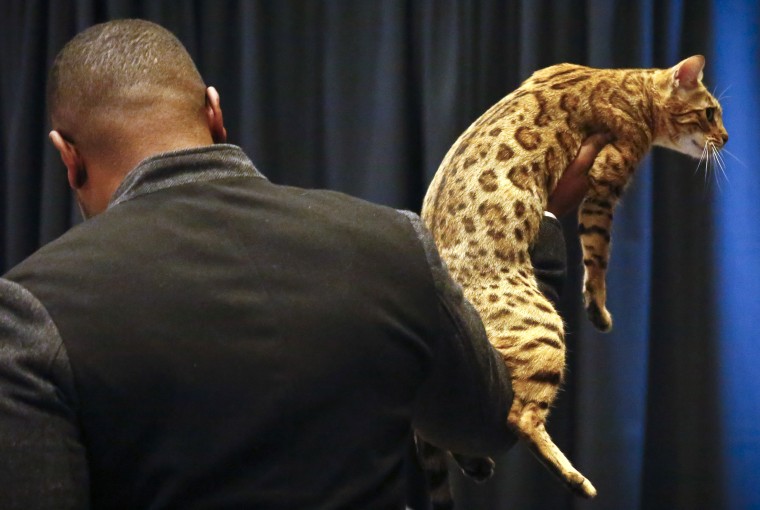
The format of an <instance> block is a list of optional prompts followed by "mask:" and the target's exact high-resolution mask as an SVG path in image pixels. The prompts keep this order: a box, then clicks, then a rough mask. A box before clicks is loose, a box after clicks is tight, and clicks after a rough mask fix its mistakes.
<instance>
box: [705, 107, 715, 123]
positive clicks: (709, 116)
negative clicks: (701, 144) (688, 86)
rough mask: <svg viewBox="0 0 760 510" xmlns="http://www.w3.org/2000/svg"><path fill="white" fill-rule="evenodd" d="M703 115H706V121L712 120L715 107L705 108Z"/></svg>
mask: <svg viewBox="0 0 760 510" xmlns="http://www.w3.org/2000/svg"><path fill="white" fill-rule="evenodd" d="M705 117H707V121H708V122H712V121H713V119H715V108H713V107H710V108H705Z"/></svg>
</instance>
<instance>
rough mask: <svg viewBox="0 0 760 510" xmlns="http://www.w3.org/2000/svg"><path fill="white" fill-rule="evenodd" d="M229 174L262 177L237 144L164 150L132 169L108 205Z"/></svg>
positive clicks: (226, 176)
mask: <svg viewBox="0 0 760 510" xmlns="http://www.w3.org/2000/svg"><path fill="white" fill-rule="evenodd" d="M229 177H255V178H260V179H265V177H264V176H263V175H262V174H261V173H259V171H258V170H256V167H254V166H253V163H252V162H251V160H250V159H249V158H248V156H246V155H245V153H244V152H243V150H242V149H241V148H240V147H238V146H236V145H230V144H214V145H207V146H204V147H193V148H190V149H182V150H178V151H171V152H164V153H161V154H156V155H155V156H151V157H149V158H147V159H144V160H143V161H141V162H140V163H139V164H138V165H137V166H136V167H135V168H134V169H132V170H131V171H130V172H129V173H128V174H127V176H126V177H125V178H124V180H123V181H122V183H121V184H120V185H119V187H118V188H116V192H114V194H113V196H112V197H111V201H110V202H109V204H108V207H109V208H111V207H113V206H115V205H117V204H120V203H122V202H125V201H127V200H130V199H132V198H134V197H137V196H140V195H144V194H146V193H152V192H154V191H158V190H161V189H165V188H170V187H173V186H179V185H181V184H189V183H193V182H202V181H212V180H216V179H226V178H229Z"/></svg>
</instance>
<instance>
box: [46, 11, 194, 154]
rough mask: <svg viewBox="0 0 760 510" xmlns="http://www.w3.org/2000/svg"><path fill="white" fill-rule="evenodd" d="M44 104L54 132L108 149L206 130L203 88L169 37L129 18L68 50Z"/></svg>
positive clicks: (82, 37) (99, 28)
mask: <svg viewBox="0 0 760 510" xmlns="http://www.w3.org/2000/svg"><path fill="white" fill-rule="evenodd" d="M47 100H48V110H49V114H50V117H51V122H52V124H53V129H56V130H58V131H60V132H61V134H62V135H63V136H64V137H66V138H67V139H70V140H72V141H74V142H75V143H77V144H79V145H83V146H87V145H92V144H97V145H98V146H100V147H102V148H105V147H107V146H109V145H110V144H111V143H112V141H113V140H114V139H119V138H120V139H125V138H126V139H128V138H129V137H130V136H132V135H134V134H139V133H140V132H143V133H146V132H150V131H152V129H151V128H157V130H159V131H160V132H163V133H166V132H170V130H171V129H173V128H175V127H176V128H181V129H185V128H191V129H192V126H193V125H194V124H198V123H200V124H201V125H202V123H203V119H204V114H203V109H204V106H205V85H204V83H203V79H202V78H201V76H200V74H199V73H198V70H197V69H196V67H195V64H194V63H193V61H192V59H191V57H190V55H189V54H188V53H187V51H186V50H185V48H184V47H183V46H182V44H181V43H180V42H179V40H178V39H177V38H176V37H175V36H174V35H173V34H172V33H171V32H169V31H168V30H166V29H164V28H162V27H161V26H159V25H156V24H155V23H151V22H149V21H145V20H138V19H124V20H115V21H110V22H107V23H102V24H98V25H94V26H92V27H90V28H88V29H87V30H85V31H83V32H81V33H80V34H78V35H77V36H76V37H74V38H73V39H72V40H71V41H69V43H68V44H66V46H65V47H64V48H63V49H62V50H61V51H60V53H59V54H58V56H57V57H56V59H55V61H54V63H53V67H52V68H51V70H50V75H49V79H48V91H47ZM153 135H155V132H154V133H153ZM151 136H152V135H151Z"/></svg>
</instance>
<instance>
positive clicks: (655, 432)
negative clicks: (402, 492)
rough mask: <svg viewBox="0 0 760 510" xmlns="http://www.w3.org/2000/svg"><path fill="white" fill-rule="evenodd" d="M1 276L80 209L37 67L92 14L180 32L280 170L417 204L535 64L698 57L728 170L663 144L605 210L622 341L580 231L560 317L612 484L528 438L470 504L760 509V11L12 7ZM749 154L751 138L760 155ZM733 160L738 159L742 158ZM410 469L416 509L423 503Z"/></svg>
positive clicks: (253, 149) (475, 1)
mask: <svg viewBox="0 0 760 510" xmlns="http://www.w3.org/2000/svg"><path fill="white" fill-rule="evenodd" d="M1 8H2V16H0V65H1V66H2V69H3V72H2V73H0V94H1V95H0V165H1V166H0V229H1V230H0V268H2V269H7V268H10V267H12V266H13V265H14V264H15V263H17V262H18V261H19V260H21V259H22V258H24V257H25V256H27V255H28V254H29V253H31V252H32V251H33V250H34V249H36V248H37V247H38V246H40V245H41V244H44V243H45V242H47V241H49V240H51V239H53V238H55V237H57V236H58V235H60V234H61V233H62V232H64V231H65V230H66V229H67V228H68V227H69V226H70V225H72V224H73V223H75V222H76V221H78V219H77V213H76V210H75V208H74V207H73V206H72V201H71V197H70V194H69V192H68V189H67V187H66V179H65V174H64V171H63V169H62V167H61V165H60V163H59V162H58V160H57V156H56V154H54V152H53V151H52V149H51V147H50V146H49V144H48V143H47V140H46V133H47V129H48V127H47V123H46V119H45V109H44V79H45V73H46V70H47V68H48V67H49V65H50V62H51V60H52V58H53V56H54V55H55V53H56V52H57V51H58V49H60V47H61V46H62V45H63V44H64V43H65V41H66V40H68V39H69V38H70V37H71V36H73V35H74V34H75V33H76V32H77V31H79V30H81V29H83V28H85V27H86V26H88V25H90V24H92V23H95V22H98V21H104V20H107V19H113V18H118V17H143V18H147V19H151V20H154V21H156V22H159V23H161V24H163V25H164V26H166V27H168V28H169V29H171V30H173V31H174V32H175V33H176V34H177V35H178V37H179V38H180V39H181V40H182V41H183V42H184V43H185V45H186V46H187V47H188V49H189V50H190V52H191V54H192V55H193V56H194V58H195V59H196V61H197V63H198V66H199V68H200V70H201V73H202V74H203V75H204V77H205V78H206V80H207V82H208V83H209V84H212V85H215V86H217V88H218V89H219V90H220V92H221V96H222V106H223V108H224V110H225V119H226V121H227V125H228V126H227V127H228V129H229V132H230V137H231V141H232V142H233V143H237V144H239V145H241V146H242V147H243V148H244V149H245V150H246V151H247V152H248V153H249V154H250V155H251V157H252V159H253V160H254V162H255V163H256V164H257V166H258V167H259V169H260V170H261V171H262V172H263V173H265V174H266V175H267V176H269V178H270V179H271V180H273V181H275V182H281V183H286V184H293V185H301V186H309V187H312V186H313V187H328V188H332V189H337V190H340V191H344V192H347V193H350V194H353V195H357V196H360V197H363V198H366V199H368V200H372V201H375V202H379V203H383V204H387V205H391V206H394V207H403V208H408V209H413V210H419V207H420V204H421V200H422V196H423V195H424V192H425V189H426V187H427V184H428V183H429V182H430V179H431V178H432V175H433V174H434V172H435V170H436V168H437V166H438V163H439V162H440V160H441V159H442V157H443V155H444V154H445V152H446V150H447V149H448V147H449V146H450V145H451V143H452V142H453V141H454V140H455V139H456V137H457V136H458V134H459V133H460V132H461V131H462V130H464V129H465V128H466V127H467V126H468V125H469V124H470V122H472V121H473V120H474V119H475V118H476V117H477V116H478V115H479V114H480V113H482V112H483V111H484V110H485V109H486V108H487V107H488V106H489V105H490V104H492V103H494V102H495V101H497V100H498V99H499V98H501V97H502V96H504V95H505V94H506V93H507V92H509V91H510V90H512V89H514V88H515V87H517V86H518V85H519V83H520V82H521V81H522V80H523V79H525V78H526V77H527V76H529V75H530V73H531V72H533V71H534V70H536V69H538V68H540V67H544V66H547V65H550V64H554V63H557V62H562V61H570V62H576V63H580V64H586V65H591V66H594V67H660V68H663V67H670V66H672V65H674V64H676V63H677V62H678V61H680V60H681V59H683V58H685V57H688V56H690V55H693V54H703V55H705V56H706V58H707V67H706V69H705V83H706V84H707V85H708V86H709V88H710V89H711V90H713V91H715V93H716V95H719V96H721V102H722V104H723V108H724V121H725V124H726V127H727V129H728V131H729V135H730V140H729V143H728V146H727V151H726V152H724V154H723V158H724V161H725V168H724V170H720V169H717V168H716V167H711V168H710V169H709V170H708V171H705V169H704V164H702V165H701V166H699V167H698V164H697V162H696V161H694V160H690V159H688V158H687V157H685V156H681V155H676V154H673V153H669V152H667V151H665V150H662V149H655V150H654V151H653V153H652V155H651V156H649V157H648V158H647V159H646V160H645V162H644V163H643V164H642V166H641V168H640V169H639V171H638V175H637V176H636V178H635V180H634V183H633V184H632V185H631V187H630V188H629V189H628V191H627V193H626V195H625V197H624V200H623V203H622V205H621V206H620V207H619V209H618V211H617V212H616V216H615V218H616V219H615V225H614V232H613V249H612V260H611V265H610V269H609V284H610V292H609V307H610V310H611V311H612V313H613V316H614V319H615V327H614V330H613V331H612V332H611V333H609V334H606V335H602V334H599V333H596V332H595V331H593V330H592V328H591V327H590V325H589V323H588V321H587V320H586V318H585V317H584V314H583V311H582V306H581V302H580V297H579V292H576V289H580V285H581V268H582V266H581V262H580V255H579V249H578V243H577V240H576V237H575V220H574V219H573V218H566V219H565V220H564V224H565V227H566V236H567V240H568V252H569V262H570V266H571V268H572V271H571V274H570V282H569V283H568V287H567V289H568V290H567V291H566V295H565V296H563V299H562V303H561V305H560V306H561V310H562V313H563V315H564V317H565V319H566V323H567V329H568V345H569V351H570V352H569V359H568V382H567V385H566V388H565V391H564V392H562V393H561V394H560V397H559V401H558V403H557V407H556V409H555V410H554V411H553V413H552V416H551V417H550V421H549V430H550V432H551V433H552V435H553V437H554V438H555V439H556V441H557V442H558V444H559V445H560V447H561V448H562V449H563V450H564V451H565V452H566V453H567V455H568V457H569V458H570V459H571V460H572V461H573V462H574V463H575V464H576V465H577V466H578V467H579V469H580V470H581V471H582V472H583V473H584V474H586V475H588V476H589V478H590V479H591V480H592V481H593V482H594V484H595V485H596V487H597V488H598V489H599V497H598V498H597V500H595V501H593V502H582V501H578V500H575V499H573V498H572V497H571V496H570V495H569V494H568V493H567V492H566V491H565V489H564V488H562V487H561V486H560V485H559V484H558V483H557V482H556V481H555V480H554V479H553V478H552V477H551V476H550V475H549V474H548V473H547V472H546V471H545V470H544V469H543V468H542V467H541V466H540V465H539V464H538V463H537V462H536V461H535V460H534V459H533V458H532V456H531V455H530V454H529V453H528V452H527V450H526V449H525V448H523V447H522V446H520V445H518V446H517V447H515V448H514V449H513V450H512V451H511V452H509V453H508V454H506V455H505V456H503V457H502V458H499V459H497V461H498V466H497V469H498V471H497V475H496V476H495V478H494V479H493V480H492V481H490V482H488V483H487V484H485V485H483V486H476V485H474V484H472V483H470V482H469V481H467V480H463V479H461V478H459V477H457V478H456V480H455V485H456V489H457V491H458V492H457V494H458V500H459V503H460V508H466V509H470V510H473V509H474V510H479V509H539V510H544V509H546V510H549V509H551V510H557V509H560V510H561V509H576V508H577V509H586V508H588V509H589V510H591V509H594V510H652V509H655V510H657V509H663V510H665V509H667V510H673V509H682V510H693V509H711V510H712V509H727V510H751V509H760V342H758V341H756V336H757V335H756V334H755V329H756V328H755V327H754V324H753V323H754V320H756V319H757V318H760V298H759V297H758V296H760V293H759V292H758V290H757V287H758V284H760V222H758V221H756V220H755V218H756V217H760V173H758V172H756V171H755V170H754V166H753V161H752V156H754V152H755V151H754V150H756V149H757V147H760V143H758V142H760V140H758V136H759V135H758V133H760V92H759V91H760V88H758V83H760V40H759V39H760V35H758V33H760V26H759V24H760V0H586V1H580V0H578V1H570V0H567V1H562V0H555V1H552V0H512V1H506V0H353V1H350V0H323V1H317V0H314V1H308V2H306V1H298V0H276V1H275V0H239V1H232V0H230V1H225V2H219V1H216V0H176V1H160V0H155V1H149V0H145V1H135V0H101V1H96V0H5V1H3V2H2V6H1ZM753 149H754V150H753ZM728 151H730V152H728ZM417 483H418V479H416V478H414V477H413V476H412V477H411V478H410V505H411V506H413V507H414V508H415V509H416V510H423V509H424V508H425V503H424V497H423V495H422V493H421V491H420V489H419V486H418V485H417Z"/></svg>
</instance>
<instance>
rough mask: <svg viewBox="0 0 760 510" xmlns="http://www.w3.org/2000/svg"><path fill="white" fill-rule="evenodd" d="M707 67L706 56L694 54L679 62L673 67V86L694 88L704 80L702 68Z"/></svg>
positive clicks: (687, 88)
mask: <svg viewBox="0 0 760 510" xmlns="http://www.w3.org/2000/svg"><path fill="white" fill-rule="evenodd" d="M704 68H705V57H703V56H702V55H694V56H693V57H689V58H687V59H685V60H682V61H681V62H679V63H678V64H677V65H676V66H675V67H673V88H674V89H677V88H679V87H680V88H682V89H686V90H690V89H693V88H694V87H696V86H697V85H698V84H699V82H701V81H702V69H704Z"/></svg>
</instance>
